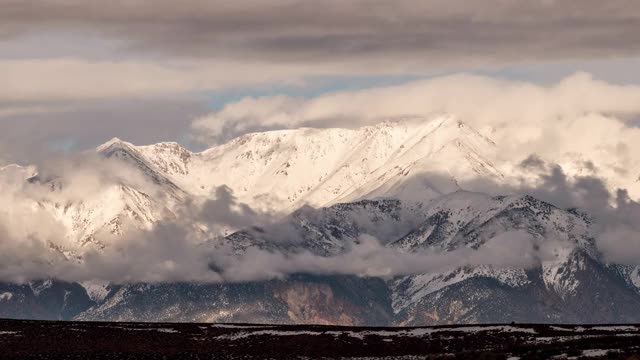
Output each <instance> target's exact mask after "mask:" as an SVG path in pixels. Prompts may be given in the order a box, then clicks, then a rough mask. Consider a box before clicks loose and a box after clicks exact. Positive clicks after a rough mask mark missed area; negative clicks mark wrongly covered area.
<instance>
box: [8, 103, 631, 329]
mask: <svg viewBox="0 0 640 360" xmlns="http://www.w3.org/2000/svg"><path fill="white" fill-rule="evenodd" d="M501 149H502V147H501V146H500V144H497V143H495V142H494V141H493V140H492V139H491V136H490V133H487V134H484V133H481V132H480V131H477V130H476V129H473V128H472V127H470V126H468V125H467V124H466V123H464V122H463V121H460V120H459V119H457V118H455V117H454V116H449V115H446V116H437V117H434V118H429V119H408V120H396V121H389V122H383V123H380V124H377V125H373V126H365V127H361V128H356V129H338V128H328V129H311V128H302V129H296V130H281V131H268V132H261V133H251V134H246V135H243V136H241V137H238V138H236V139H234V140H231V141H230V142H228V143H225V144H222V145H218V146H215V147H212V148H210V149H208V150H205V151H203V152H197V153H196V152H191V151H189V150H187V149H186V148H184V147H183V146H181V145H179V144H177V143H159V144H153V145H148V146H135V145H133V144H131V143H128V142H125V141H122V140H120V139H117V138H115V139H112V140H111V141H109V142H107V143H105V144H103V145H101V146H99V147H98V148H97V149H96V150H95V153H96V154H97V155H98V156H97V157H98V158H99V159H102V160H104V161H108V163H109V166H114V165H113V164H116V166H122V168H123V169H126V172H123V173H121V174H119V175H118V174H115V175H113V176H111V175H110V176H109V179H110V181H104V182H101V183H99V184H98V185H97V186H95V187H94V188H92V191H91V193H90V194H89V195H84V194H83V196H70V195H69V193H71V192H73V191H72V190H73V188H72V189H69V187H73V185H74V183H73V182H68V181H66V180H65V179H64V177H63V176H60V177H56V176H55V174H54V176H48V175H47V176H45V174H43V173H40V172H39V171H38V169H35V168H33V167H19V166H10V167H6V168H3V169H2V170H0V179H2V178H11V179H14V180H15V179H18V180H19V182H22V183H23V184H24V186H25V187H27V188H28V187H37V188H38V189H46V191H44V192H42V193H39V194H44V195H39V196H38V197H37V198H33V197H32V198H28V199H25V200H24V201H27V202H30V203H31V205H32V206H33V207H34V208H37V209H38V211H42V212H44V213H46V214H48V215H49V216H51V217H52V218H53V219H54V220H55V222H56V223H57V224H59V225H60V226H61V227H62V229H63V233H64V236H63V239H60V240H59V241H58V242H56V243H50V244H49V246H50V248H51V249H52V250H51V251H55V252H56V253H59V254H60V256H62V257H64V259H65V261H70V262H73V261H79V262H82V261H83V254H84V253H86V251H87V250H92V251H97V252H98V253H99V252H103V251H107V250H109V249H110V247H112V246H113V244H112V242H113V239H114V238H122V237H127V236H131V234H130V231H131V229H132V228H133V229H137V230H140V231H148V232H150V233H152V234H153V230H154V229H155V228H157V227H158V226H159V224H163V223H167V222H175V221H181V220H182V219H183V217H185V216H186V215H185V214H190V212H189V211H188V209H189V208H188V207H185V204H204V205H203V206H204V208H206V206H207V204H209V206H212V205H211V204H216V205H220V202H221V201H222V200H225V202H224V205H225V206H226V207H227V208H229V209H231V210H233V211H232V212H233V214H235V215H237V216H235V217H233V218H229V216H227V214H220V213H219V212H216V211H211V212H210V213H205V214H204V215H203V214H198V216H196V217H195V218H196V219H195V220H194V222H193V224H190V225H192V226H193V227H194V228H196V229H197V231H195V233H196V234H197V235H198V236H199V237H201V238H202V239H201V240H202V241H203V244H206V245H207V246H208V245H212V246H213V248H214V249H215V248H218V247H225V248H226V247H230V248H231V249H233V252H234V253H235V254H239V255H242V254H244V253H246V252H247V251H250V249H260V250H261V251H267V252H282V253H291V254H296V253H301V252H304V253H308V254H311V255H313V256H317V257H325V258H326V257H332V256H339V255H341V254H345V253H348V252H349V251H350V249H352V247H353V244H360V243H361V242H362V239H363V237H364V236H370V237H373V238H375V239H377V241H379V242H380V244H381V246H382V247H384V248H385V249H392V250H394V251H396V252H398V253H402V254H420V253H423V252H436V253H438V254H444V255H445V256H450V258H451V259H455V256H456V255H455V254H458V253H460V252H461V251H467V250H469V251H484V253H486V254H488V255H487V256H489V257H491V261H486V262H482V261H481V262H479V263H474V264H467V263H465V264H457V263H455V262H452V263H450V264H443V265H441V266H438V267H435V266H434V268H433V269H432V270H430V271H424V272H421V273H420V272H419V273H416V272H407V273H401V274H391V275H389V276H362V274H355V273H354V274H345V273H332V272H324V273H323V272H292V273H290V274H288V275H287V276H284V277H281V276H276V277H273V278H268V279H248V280H243V281H226V282H222V283H204V282H194V281H164V282H139V281H132V282H126V283H118V282H114V281H78V282H74V281H64V280H61V279H49V278H42V279H29V280H30V281H26V282H23V283H12V282H5V283H0V317H14V318H44V319H79V320H116V321H201V322H251V323H319V324H342V325H412V326H413V325H435V324H458V323H504V322H511V321H516V322H529V323H532V322H533V323H537V322H544V323H614V322H640V311H638V310H640V268H639V267H635V266H624V265H618V264H612V263H609V262H607V261H606V259H605V258H604V257H603V256H602V254H601V252H600V251H599V249H598V247H597V244H596V239H595V236H596V235H595V230H594V227H595V226H596V224H595V223H594V222H595V220H594V218H593V217H592V216H591V215H590V214H588V213H585V212H584V211H582V210H580V209H575V208H570V209H565V208H561V207H558V206H556V205H554V204H552V203H550V202H546V201H543V200H541V199H538V198H536V197H533V196H531V195H527V194H520V193H514V192H513V191H512V189H513V188H514V186H515V185H516V184H522V183H523V182H526V183H527V184H530V185H535V179H536V177H535V176H534V174H533V173H532V171H531V169H530V168H529V167H527V166H523V165H522V163H523V161H526V159H522V158H518V159H514V158H510V156H509V154H505V153H503V152H502V150H501ZM588 155H589V154H586V155H584V156H577V157H576V156H572V154H562V156H559V157H558V158H555V159H540V158H535V160H536V161H537V162H536V164H537V165H539V166H544V165H541V164H545V162H549V163H551V162H552V161H553V163H555V164H559V165H560V166H562V168H563V169H565V171H566V172H567V175H568V176H579V175H584V174H589V173H590V172H591V171H593V169H594V168H598V167H600V168H602V169H604V170H602V171H603V172H604V173H606V174H609V172H607V170H606V169H605V168H604V167H605V165H603V164H601V163H600V162H598V161H597V160H598V159H593V160H592V159H591V158H589V157H588ZM585 157H587V158H588V159H589V160H588V161H585ZM102 160H101V161H102ZM101 161H99V162H97V163H96V164H97V165H95V166H102V162H101ZM104 166H105V168H106V169H107V170H105V172H110V170H109V169H110V168H107V167H106V166H107V165H104ZM101 176H102V175H101ZM104 176H106V175H104ZM635 177H636V176H635V175H634V174H633V173H632V172H631V173H630V174H621V175H618V176H617V177H613V176H610V177H609V178H607V180H608V182H607V185H608V186H610V188H611V189H615V188H616V187H622V186H623V187H626V188H628V189H629V190H630V191H631V193H632V194H633V193H634V191H636V190H635V187H636V186H638V185H637V182H636V181H635ZM215 201H218V202H217V203H215ZM212 202H213V203H212ZM185 209H187V210H185ZM216 209H217V208H216ZM214 210H215V209H214ZM205 215H206V216H205ZM216 216H219V217H220V219H218V218H216ZM217 220H220V221H217ZM214 224H215V225H216V226H217V227H216V228H215V229H213V227H214ZM214 232H215V233H217V234H218V236H212V235H211V234H212V233H214ZM285 233H286V234H287V237H288V238H292V239H294V241H285V240H283V239H275V240H276V241H274V236H275V237H277V236H280V234H285ZM274 234H275V235H274ZM518 236H526V237H527V239H529V240H528V241H530V243H531V244H532V246H533V248H534V250H535V251H533V252H531V253H530V254H534V255H535V256H539V258H538V257H535V258H532V259H523V261H522V263H521V264H507V265H504V264H503V265H495V264H494V260H496V259H497V260H496V261H495V262H497V263H500V257H501V254H502V253H503V252H504V251H506V250H504V249H502V248H505V247H506V248H508V247H509V246H510V243H509V242H510V241H511V239H512V238H514V237H518ZM495 239H501V241H500V242H498V243H496V241H495ZM513 241H515V240H513ZM556 243H559V244H562V246H554V244H556ZM486 249H488V251H485V250H486ZM447 254H448V255H447ZM527 254H529V253H527ZM505 256H506V255H505ZM525 260H526V261H525ZM426 265H428V264H426ZM425 268H428V266H425ZM218 270H219V269H218ZM211 271H217V269H215V268H212V270H211Z"/></svg>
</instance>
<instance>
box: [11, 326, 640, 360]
mask: <svg viewBox="0 0 640 360" xmlns="http://www.w3.org/2000/svg"><path fill="white" fill-rule="evenodd" d="M0 351H1V353H0V358H3V359H5V358H6V359H174V358H175V359H310V358H313V359H317V358H327V359H334V358H342V359H349V358H358V359H449V358H451V359H549V358H557V359H578V358H607V359H610V358H614V359H640V325H638V326H635V325H624V326H614V325H610V326H602V325H597V326H557V325H482V326H446V327H430V328H424V327H423V328H364V327H335V326H310V325H300V326H291V325H289V326H282V325H247V324H242V325H236V324H233V325H232V324H197V323H179V324H178V323H108V322H56V321H27V320H0Z"/></svg>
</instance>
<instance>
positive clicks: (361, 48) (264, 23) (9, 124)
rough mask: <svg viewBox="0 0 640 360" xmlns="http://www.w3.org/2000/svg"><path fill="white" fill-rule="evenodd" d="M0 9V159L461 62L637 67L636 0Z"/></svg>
mask: <svg viewBox="0 0 640 360" xmlns="http://www.w3.org/2000/svg"><path fill="white" fill-rule="evenodd" d="M0 9H1V10H0V85H1V86H0V152H1V155H0V163H7V162H16V161H17V162H22V163H27V162H30V161H31V160H33V159H35V158H37V157H38V156H41V154H42V153H43V152H48V151H51V150H54V151H68V150H74V149H75V150H77V149H85V148H89V147H92V146H95V145H98V144H99V143H101V142H104V141H106V140H108V139H110V138H111V137H114V136H118V137H121V138H124V139H127V140H129V141H132V142H135V143H139V144H142V143H151V142H157V141H161V140H176V141H180V142H182V143H185V144H187V145H188V146H190V147H192V148H197V147H198V146H202V144H195V143H193V141H192V139H193V138H194V137H193V136H192V135H194V134H193V131H196V130H194V129H197V127H196V128H194V127H192V126H191V123H192V122H193V121H194V120H196V119H198V118H201V117H203V116H205V115H206V114H207V113H209V112H215V111H218V110H220V109H222V108H223V107H224V105H225V104H227V103H229V102H234V101H237V100H239V99H242V98H244V97H245V96H261V95H276V94H283V95H288V96H304V97H311V96H316V95H318V94H321V93H326V92H334V91H341V90H353V89H362V88H367V87H372V86H381V85H398V84H401V83H403V82H408V81H415V80H421V79H425V78H432V77H436V76H442V75H449V74H454V73H460V72H465V73H475V74H480V75H487V76H491V77H500V78H509V79H516V80H524V81H527V82H533V83H539V84H547V83H551V82H555V81H558V80H560V79H562V78H565V77H567V76H570V75H572V74H574V73H575V72H577V71H586V72H589V73H591V74H592V75H593V77H594V78H595V79H601V80H605V81H608V82H609V83H615V84H637V83H640V73H639V72H638V71H637V69H638V65H640V60H639V59H640V41H638V36H637V34H639V33H640V3H639V2H638V1H635V0H610V1H601V0H530V1H515V0H476V1H464V0H424V1H406V0H397V1H375V0H369V1H364V0H363V1H358V0H353V1H343V0H341V1H338V0H335V1H334V0H324V1H295V0H264V1H205V0H184V1H173V0H154V1H153V2H151V1H133V0H111V1H97V0H95V1H94V0H40V1H24V0H0ZM248 129H249V130H250V128H248ZM196 135H197V134H196ZM196 137H197V136H196Z"/></svg>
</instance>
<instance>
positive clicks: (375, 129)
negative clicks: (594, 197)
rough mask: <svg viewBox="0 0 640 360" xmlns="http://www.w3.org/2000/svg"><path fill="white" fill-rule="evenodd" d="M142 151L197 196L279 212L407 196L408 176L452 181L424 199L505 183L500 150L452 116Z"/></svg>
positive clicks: (429, 188)
mask: <svg viewBox="0 0 640 360" xmlns="http://www.w3.org/2000/svg"><path fill="white" fill-rule="evenodd" d="M129 145H130V144H129ZM136 149H137V150H138V151H139V152H140V153H141V154H143V155H144V156H145V157H146V158H147V159H149V162H150V163H151V164H153V165H154V166H155V167H156V169H157V170H159V171H160V172H162V173H163V174H164V175H166V176H167V177H168V178H170V179H172V180H173V181H174V182H175V183H176V184H178V185H179V186H180V187H181V188H183V189H185V190H186V191H188V192H190V193H192V194H196V195H204V196H207V195H209V194H210V193H211V191H212V190H213V189H215V188H216V187H218V186H221V185H227V186H229V187H230V188H231V189H232V190H233V192H234V194H235V195H236V196H237V197H238V198H239V199H240V200H241V201H242V202H246V203H248V204H251V205H252V206H253V207H257V208H269V209H273V210H278V211H292V210H294V209H296V208H298V207H300V206H301V205H303V204H308V205H311V206H316V207H317V206H326V205H330V204H333V203H336V202H347V201H351V200H354V199H358V198H372V197H376V196H393V197H401V196H400V195H402V193H408V192H409V191H408V190H413V189H405V190H406V191H402V190H403V189H402V185H403V182H404V181H405V180H406V178H407V176H409V175H414V174H420V173H423V172H433V173H442V174H449V175H448V178H449V180H448V181H445V182H446V184H442V185H440V186H436V185H435V184H430V185H425V184H423V185H422V186H420V190H422V192H421V193H422V194H423V196H424V197H425V199H428V198H430V197H433V196H436V195H439V194H442V193H447V192H449V191H451V190H455V189H457V186H456V178H470V177H475V176H489V177H492V178H496V179H500V178H502V177H503V175H502V174H501V173H500V171H499V170H497V168H496V167H495V165H494V164H492V163H491V161H490V159H492V158H493V157H494V156H493V155H492V152H494V151H495V144H493V143H492V141H491V140H489V139H487V138H486V137H484V136H482V135H480V134H479V133H477V132H476V131H475V130H473V129H471V128H469V127H468V126H466V125H464V124H463V123H462V122H459V121H458V120H456V119H455V118H453V117H450V116H442V117H437V118H434V119H422V121H410V122H384V123H381V124H378V125H374V126H366V127H362V128H359V129H305V128H303V129H297V130H282V131H270V132H265V133H253V134H247V135H243V136H241V137H239V138H237V139H235V140H232V141H230V142H228V143H226V144H223V145H220V146H217V147H214V148H211V149H208V150H206V151H204V152H202V153H190V152H189V151H187V150H186V149H184V148H183V147H181V146H180V145H178V144H175V143H161V144H155V145H150V146H142V147H137V148H136ZM390 190H393V191H390Z"/></svg>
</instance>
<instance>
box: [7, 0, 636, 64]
mask: <svg viewBox="0 0 640 360" xmlns="http://www.w3.org/2000/svg"><path fill="white" fill-rule="evenodd" d="M0 4H2V12H0V23H2V24H3V25H2V27H0V34H2V35H4V36H5V37H12V36H16V35H17V34H25V33H29V32H39V31H43V30H52V29H61V30H74V29H78V30H81V31H85V30H89V31H91V32H93V33H96V32H97V33H102V34H104V35H107V36H113V37H116V38H121V39H124V40H127V41H130V44H129V45H130V46H131V47H132V48H134V49H138V50H149V51H152V52H157V53H163V54H170V55H172V56H176V55H177V56H185V57H205V58H206V57H215V58H239V59H243V60H245V61H248V60H251V59H260V60H267V59H269V60H272V61H296V62H300V61H303V62H308V63H314V62H319V61H326V60H331V61H335V62H340V63H342V62H349V61H365V60H366V61H367V63H370V64H379V65H383V64H385V63H386V61H389V60H392V61H394V63H393V64H394V66H397V67H413V66H421V65H425V64H436V63H443V62H447V63H448V62H451V61H454V62H455V61H465V62H466V63H467V64H468V63H469V62H471V63H476V62H496V61H497V62H509V61H521V60H524V61H536V60H548V59H558V58H590V57H598V56H615V55H630V54H635V53H637V52H638V51H639V50H640V43H639V42H638V41H637V37H636V35H635V34H637V33H639V32H640V4H639V3H638V2H637V1H626V0H612V1H598V0H583V1H572V0H569V1H553V0H542V1H538V0H536V1H507V0H478V1H472V2H469V1H463V0H447V1H445V0H428V1H409V0H399V1H393V2H390V1H375V0H369V1H365V0H354V1H337V0H328V1H314V2H312V1H295V0H271V1H239V2H223V1H204V0H202V1H199V0H187V1H180V2H176V1H169V0H159V1H153V2H151V1H125V0H121V1H90V0H85V1H74V0H67V1H62V0H61V1H54V0H48V1H46V0H45V1H39V2H37V3H34V2H25V1H17V0H16V1H12V0H9V1H7V0H3V1H0ZM407 56H410V57H408V58H407ZM398 61H400V62H399V63H398Z"/></svg>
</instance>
